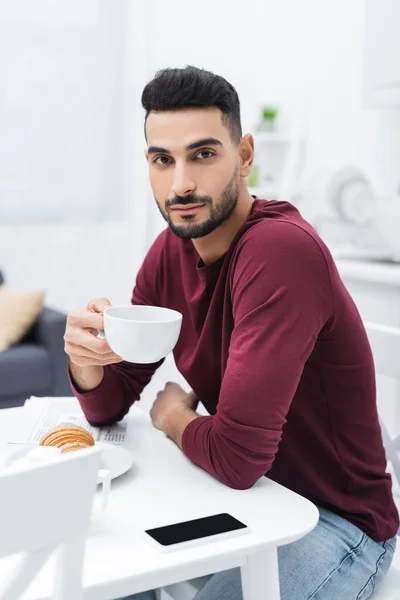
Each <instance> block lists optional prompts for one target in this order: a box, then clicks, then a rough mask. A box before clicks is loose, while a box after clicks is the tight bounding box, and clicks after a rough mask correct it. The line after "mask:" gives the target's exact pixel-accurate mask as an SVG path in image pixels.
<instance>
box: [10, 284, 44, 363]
mask: <svg viewBox="0 0 400 600" xmlns="http://www.w3.org/2000/svg"><path fill="white" fill-rule="evenodd" d="M43 298H44V291H37V292H29V293H23V292H12V291H10V290H9V289H8V288H7V286H6V285H4V284H3V285H0V352H2V351H3V350H7V348H10V346H12V345H13V344H16V343H17V342H19V341H20V340H21V339H22V338H23V337H24V335H25V334H26V333H27V332H28V330H29V329H30V328H31V327H32V325H33V324H34V323H35V321H36V320H37V318H38V317H39V315H40V312H41V310H42V306H43Z"/></svg>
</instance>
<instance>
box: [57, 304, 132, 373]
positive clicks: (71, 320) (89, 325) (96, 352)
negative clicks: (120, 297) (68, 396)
mask: <svg viewBox="0 0 400 600" xmlns="http://www.w3.org/2000/svg"><path fill="white" fill-rule="evenodd" d="M109 306H111V303H110V301H109V300H107V298H94V299H93V300H91V301H90V302H89V304H88V306H87V308H85V309H84V310H77V311H74V312H72V313H70V314H69V315H68V317H67V326H66V329H65V334H64V341H65V346H64V349H65V352H66V353H67V354H68V356H69V357H70V359H71V360H72V362H73V363H75V364H77V365H80V366H86V365H101V366H105V365H110V364H114V363H118V362H121V361H122V358H121V357H120V356H118V355H117V354H115V353H114V352H113V351H112V350H111V348H110V346H109V345H108V343H107V341H106V340H104V339H100V338H98V337H97V332H98V330H99V329H101V330H102V329H104V320H103V314H102V311H103V310H105V309H106V308H108V307H109Z"/></svg>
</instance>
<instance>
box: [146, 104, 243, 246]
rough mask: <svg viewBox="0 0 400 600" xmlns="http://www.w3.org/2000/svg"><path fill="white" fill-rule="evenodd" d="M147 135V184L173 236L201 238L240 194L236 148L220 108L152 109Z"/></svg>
mask: <svg viewBox="0 0 400 600" xmlns="http://www.w3.org/2000/svg"><path fill="white" fill-rule="evenodd" d="M146 137H147V143H148V149H147V153H146V154H147V158H148V163H149V172H150V183H151V187H152V189H153V193H154V196H155V199H156V202H157V205H158V208H159V209H160V212H161V214H162V216H163V217H164V219H165V220H166V221H167V223H168V225H169V226H170V228H171V229H172V231H173V232H174V233H175V234H176V235H178V236H179V237H181V238H199V237H203V236H205V235H208V234H209V233H211V232H212V231H214V230H215V229H216V228H217V227H219V225H221V224H222V223H223V222H224V221H226V219H228V218H229V217H230V216H231V214H232V213H233V211H234V209H235V207H236V203H237V200H238V195H239V165H240V157H239V148H238V146H237V145H235V143H234V142H233V141H232V139H231V137H230V132H229V129H228V127H227V125H226V124H225V123H224V122H223V121H222V113H221V112H220V110H219V109H217V108H204V109H203V108H194V109H184V110H179V111H165V112H152V113H150V115H149V116H148V118H147V122H146Z"/></svg>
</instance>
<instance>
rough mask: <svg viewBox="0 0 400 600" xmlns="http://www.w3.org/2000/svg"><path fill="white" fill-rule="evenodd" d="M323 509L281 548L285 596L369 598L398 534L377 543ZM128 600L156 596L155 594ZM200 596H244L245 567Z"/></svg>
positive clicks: (298, 599) (213, 581)
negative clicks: (307, 530) (309, 525)
mask: <svg viewBox="0 0 400 600" xmlns="http://www.w3.org/2000/svg"><path fill="white" fill-rule="evenodd" d="M319 512H320V519H319V522H318V525H317V526H316V527H315V529H313V531H311V532H310V533H309V534H307V535H306V536H304V537H303V538H302V539H300V540H298V541H297V542H294V543H293V544H289V545H287V546H281V547H280V548H278V562H279V581H280V589H281V599H282V600H338V598H340V600H366V598H369V597H370V596H371V594H372V593H373V592H374V591H375V590H377V589H378V587H379V585H380V583H381V582H382V580H383V578H384V577H385V575H386V573H387V571H388V570H389V567H390V564H391V562H392V559H393V554H394V551H395V548H396V538H392V539H391V540H388V541H386V542H381V543H378V542H374V541H373V540H372V539H371V538H370V537H368V536H367V535H366V534H365V533H363V532H362V531H361V529H359V528H358V527H356V526H355V525H352V524H351V523H350V522H349V521H346V520H345V519H343V518H342V517H339V516H338V515H336V514H334V513H332V512H330V511H328V510H325V509H322V508H320V509H319ZM126 600H155V594H154V592H153V591H149V592H143V593H141V594H135V595H133V596H129V599H126ZM195 600H242V590H241V581H240V569H232V570H230V571H223V572H221V573H217V574H216V575H212V576H211V577H210V579H209V580H208V581H207V583H206V584H205V586H204V588H203V589H202V590H200V591H199V592H198V593H197V594H196V596H195ZM260 600H262V599H261V598H260Z"/></svg>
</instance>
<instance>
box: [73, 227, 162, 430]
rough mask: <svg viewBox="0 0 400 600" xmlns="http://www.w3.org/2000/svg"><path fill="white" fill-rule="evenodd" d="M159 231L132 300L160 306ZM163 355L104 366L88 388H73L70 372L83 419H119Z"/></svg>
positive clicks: (109, 421)
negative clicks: (153, 359) (95, 383)
mask: <svg viewBox="0 0 400 600" xmlns="http://www.w3.org/2000/svg"><path fill="white" fill-rule="evenodd" d="M163 238H164V236H163V234H161V235H160V236H159V237H158V238H157V240H156V241H155V243H154V244H153V246H152V247H151V249H150V250H149V252H148V254H147V256H146V258H145V260H144V262H143V264H142V266H141V268H140V270H139V272H138V275H137V278H136V285H135V288H134V290H133V294H132V299H131V302H132V304H141V305H150V306H159V305H160V304H159V301H160V300H159V293H158V273H159V267H160V257H161V252H162V247H163ZM163 362H164V359H162V360H160V361H159V362H157V363H154V364H135V363H129V362H126V361H124V362H121V363H119V364H116V365H108V366H106V367H104V377H103V380H102V382H101V383H100V385H99V386H97V387H96V388H95V389H93V390H90V391H89V392H83V393H82V392H80V391H79V390H78V389H76V387H75V385H74V384H73V382H72V379H71V376H70V383H71V388H72V391H73V393H74V395H75V396H76V397H77V398H78V400H79V403H80V405H81V407H82V410H83V412H84V415H85V417H86V419H87V420H88V421H89V423H91V424H92V425H99V426H100V425H111V424H113V423H115V422H117V421H120V420H121V419H122V418H123V417H124V416H125V415H126V414H127V412H128V411H129V409H130V407H131V406H132V404H133V403H134V402H135V401H136V400H139V398H140V395H141V393H142V391H143V389H144V388H145V386H146V385H147V384H148V383H149V382H150V380H151V378H152V376H153V375H154V373H155V371H156V369H157V368H158V367H159V366H160V365H161V364H162V363H163Z"/></svg>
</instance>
